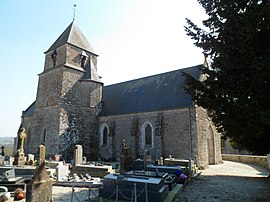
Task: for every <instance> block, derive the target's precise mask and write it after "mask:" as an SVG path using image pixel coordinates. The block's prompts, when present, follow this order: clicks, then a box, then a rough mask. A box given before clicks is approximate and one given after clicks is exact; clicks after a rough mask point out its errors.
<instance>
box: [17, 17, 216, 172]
mask: <svg viewBox="0 0 270 202" xmlns="http://www.w3.org/2000/svg"><path fill="white" fill-rule="evenodd" d="M97 57H98V55H97V53H96V52H95V51H94V50H93V48H92V47H91V45H90V44H89V42H88V41H87V39H86V38H85V36H84V35H83V34H82V32H81V31H80V29H79V28H78V26H77V25H76V24H75V23H74V21H73V22H72V23H71V24H70V25H69V26H68V27H67V28H66V30H65V31H64V32H63V33H62V34H61V35H60V36H59V37H58V39H57V40H56V41H55V42H54V43H53V44H52V45H51V47H50V48H49V49H48V50H47V51H46V52H45V64H44V69H43V72H42V73H40V74H39V82H38V89H37V95H36V100H35V101H34V102H33V103H32V104H31V105H30V106H29V107H28V108H27V109H26V110H25V111H23V113H22V122H21V127H25V128H26V131H27V138H26V145H25V152H26V153H36V151H37V146H38V145H39V144H44V145H45V146H46V153H47V155H48V156H50V155H52V156H53V155H56V154H61V155H62V158H63V159H70V158H72V156H71V155H72V150H73V148H74V145H76V144H81V145H83V152H84V156H87V157H88V159H89V160H96V159H101V160H110V161H112V160H118V161H119V159H120V149H121V144H122V140H123V139H125V140H126V143H127V145H128V146H129V147H130V148H131V152H132V157H133V158H134V159H136V158H141V157H142V155H143V154H144V152H145V151H146V150H147V151H148V152H149V153H150V154H151V156H152V159H153V160H155V159H159V158H160V157H163V158H166V157H168V156H169V155H172V156H173V157H175V158H181V159H190V158H191V159H193V160H196V162H197V163H198V165H199V166H203V167H207V166H208V165H209V164H218V163H220V162H221V147H220V134H219V133H217V132H216V130H215V127H214V126H213V125H212V123H211V121H210V119H209V118H208V117H207V113H206V111H205V110H204V109H202V108H200V107H197V106H195V105H194V104H193V102H192V100H191V97H190V95H188V94H187V93H186V92H185V91H184V88H183V86H184V77H183V76H182V71H184V72H186V73H189V74H191V75H192V76H194V77H195V78H197V79H201V78H202V75H201V73H200V68H201V65H198V66H194V67H188V68H185V69H179V70H175V71H171V72H166V73H163V74H158V75H153V76H148V77H144V78H139V79H135V80H131V81H127V82H122V83H118V84H114V85H109V86H104V85H103V83H102V81H101V77H99V75H98V73H97Z"/></svg>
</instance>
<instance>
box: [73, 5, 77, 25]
mask: <svg viewBox="0 0 270 202" xmlns="http://www.w3.org/2000/svg"><path fill="white" fill-rule="evenodd" d="M76 6H77V5H76V4H73V21H74V20H75V14H76Z"/></svg>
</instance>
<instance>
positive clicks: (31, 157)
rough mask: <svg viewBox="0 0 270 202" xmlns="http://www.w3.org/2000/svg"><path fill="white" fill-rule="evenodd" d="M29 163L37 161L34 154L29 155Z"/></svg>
mask: <svg viewBox="0 0 270 202" xmlns="http://www.w3.org/2000/svg"><path fill="white" fill-rule="evenodd" d="M27 157H28V158H27V161H35V155H34V154H28V155H27Z"/></svg>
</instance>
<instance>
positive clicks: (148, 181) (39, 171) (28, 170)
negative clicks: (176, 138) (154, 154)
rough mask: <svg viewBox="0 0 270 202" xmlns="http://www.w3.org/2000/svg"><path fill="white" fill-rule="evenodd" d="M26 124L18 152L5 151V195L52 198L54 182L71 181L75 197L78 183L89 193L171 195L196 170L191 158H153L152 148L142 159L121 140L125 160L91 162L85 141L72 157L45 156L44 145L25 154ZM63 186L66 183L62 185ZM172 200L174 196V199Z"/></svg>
mask: <svg viewBox="0 0 270 202" xmlns="http://www.w3.org/2000/svg"><path fill="white" fill-rule="evenodd" d="M24 132H25V131H24V130H21V131H19V137H21V139H20V141H18V143H17V144H18V145H17V153H16V155H15V156H14V157H12V156H6V155H5V152H4V148H2V152H1V156H0V197H1V198H0V201H1V202H2V201H10V200H17V201H52V195H53V192H52V187H53V186H58V187H68V188H69V189H70V191H71V192H72V194H71V198H70V200H71V201H72V200H73V199H74V200H75V199H76V198H78V193H76V191H75V189H77V188H79V187H84V188H87V189H88V192H87V194H86V198H87V197H88V199H90V198H92V199H97V200H104V201H110V200H113V201H118V200H121V201H130V200H135V199H136V200H137V201H149V202H150V201H160V202H161V201H168V198H172V199H173V197H172V196H171V194H172V193H177V192H178V191H179V190H180V189H181V187H182V186H183V185H184V184H185V183H187V181H188V178H189V177H191V176H193V175H195V174H197V173H198V172H197V170H196V165H195V163H194V162H193V161H191V160H181V159H174V158H173V157H172V156H171V155H170V156H169V157H168V158H165V159H164V160H163V158H160V159H158V160H156V161H155V162H154V161H152V159H151V155H150V154H149V152H148V151H145V154H144V156H143V158H142V159H139V158H138V159H132V158H131V155H130V148H129V147H128V145H127V144H126V143H125V140H123V142H122V148H121V159H120V162H104V161H103V162H101V161H98V162H93V161H92V162H89V161H87V159H86V157H84V156H83V148H82V145H75V147H74V151H73V160H72V162H71V163H65V161H60V158H59V157H58V156H56V157H55V158H54V159H52V158H51V157H50V158H49V159H46V147H45V146H44V145H39V147H38V153H37V154H36V155H33V154H28V155H25V153H24V150H23V144H24V137H25V136H24V134H22V133H24ZM60 189H61V188H60ZM169 201H170V200H169Z"/></svg>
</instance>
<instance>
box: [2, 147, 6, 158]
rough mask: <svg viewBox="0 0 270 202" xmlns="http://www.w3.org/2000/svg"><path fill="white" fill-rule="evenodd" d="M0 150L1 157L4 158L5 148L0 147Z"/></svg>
mask: <svg viewBox="0 0 270 202" xmlns="http://www.w3.org/2000/svg"><path fill="white" fill-rule="evenodd" d="M1 150H2V151H1V155H2V156H5V155H6V154H5V147H4V146H2V147H1Z"/></svg>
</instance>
